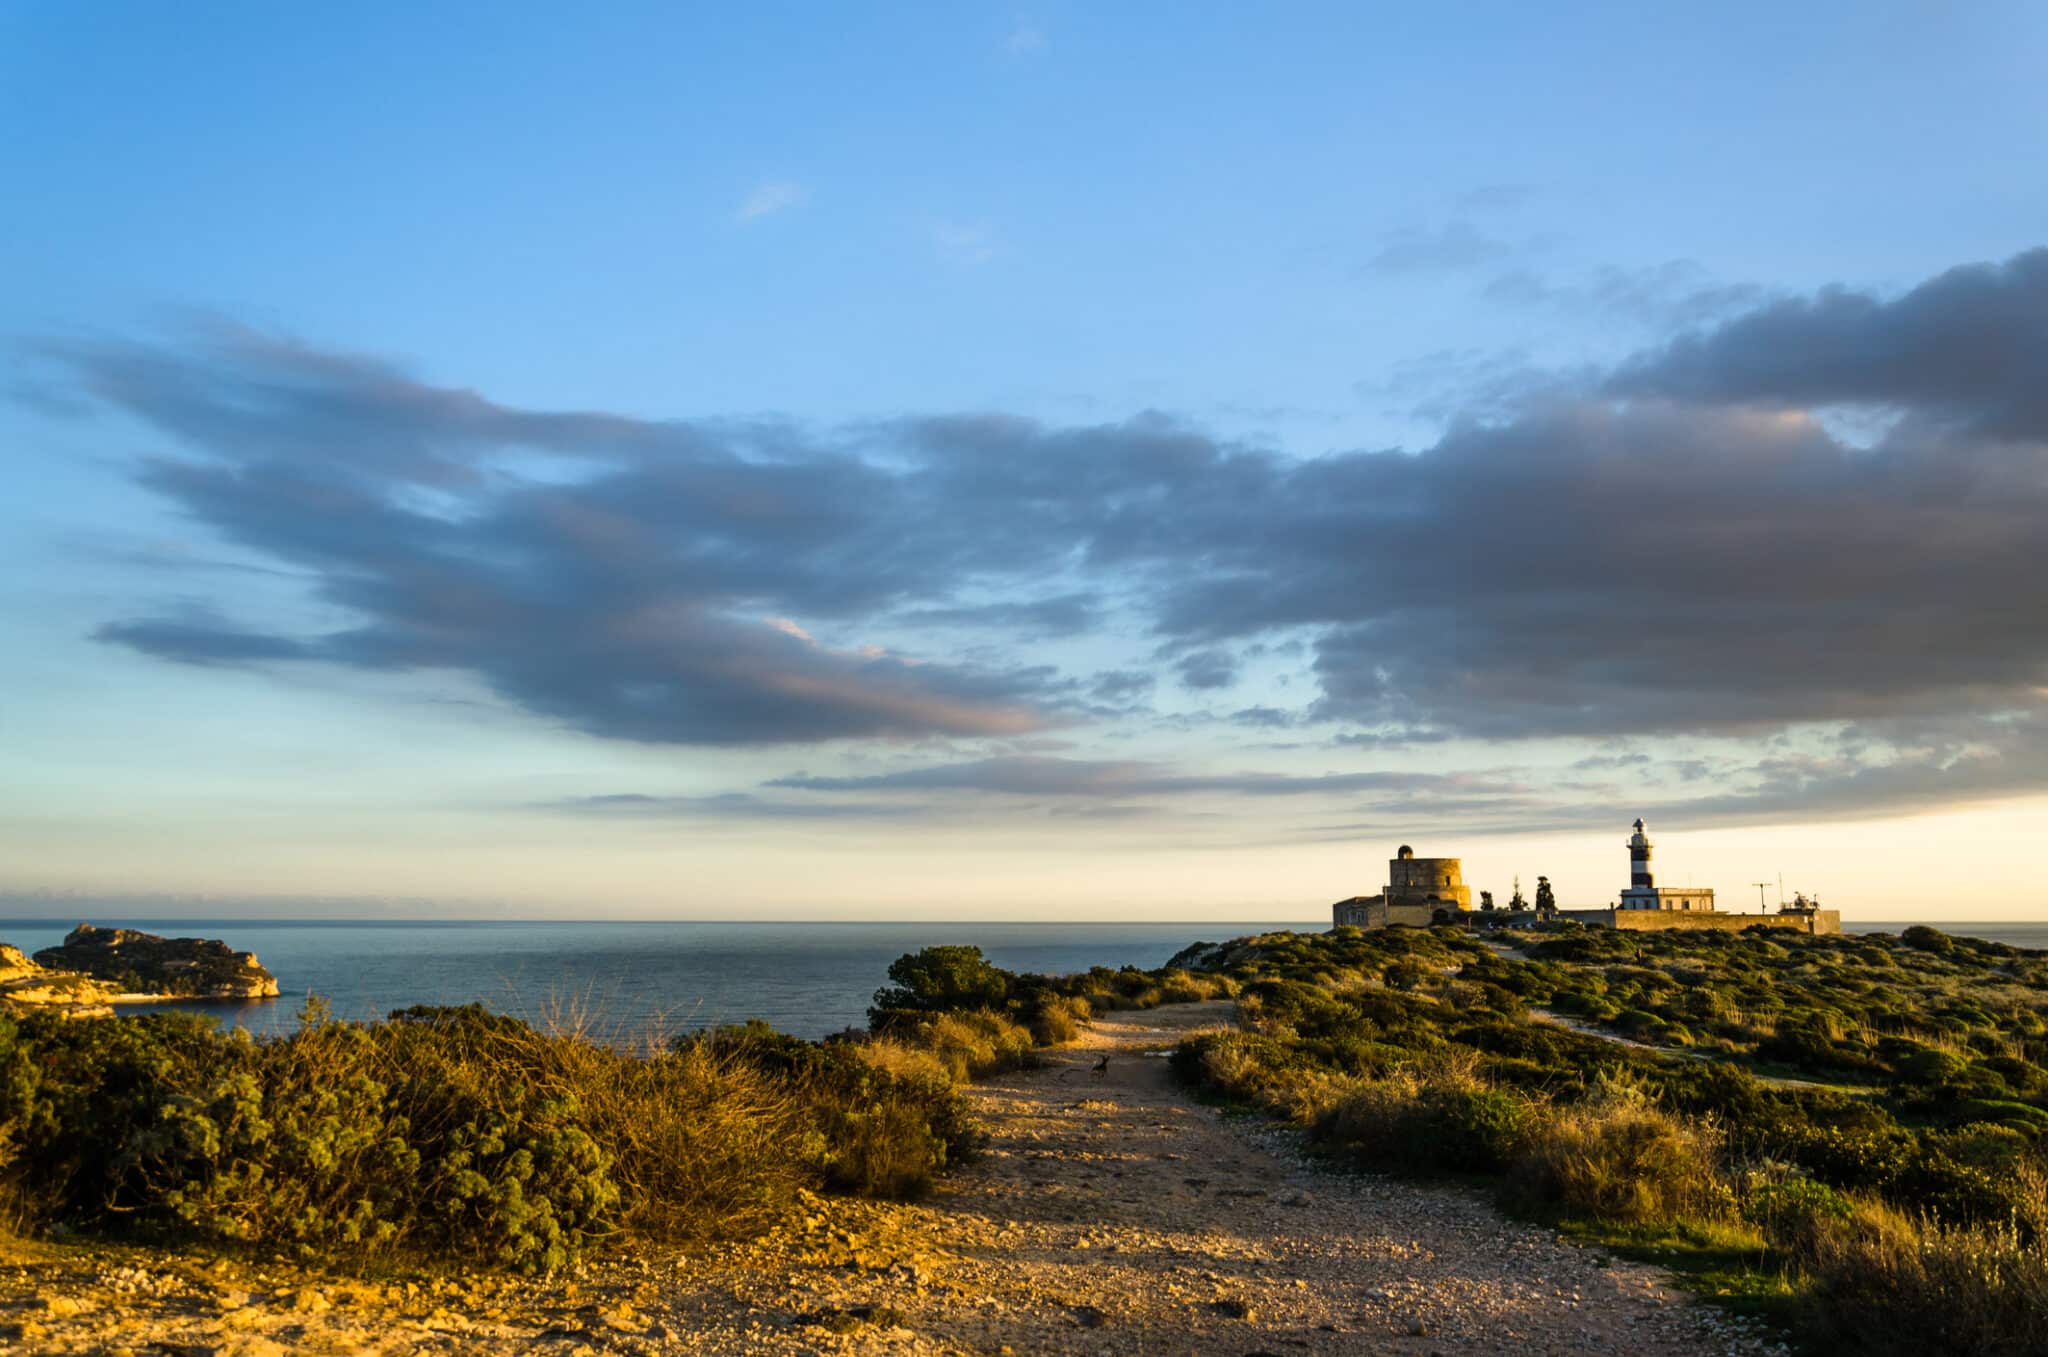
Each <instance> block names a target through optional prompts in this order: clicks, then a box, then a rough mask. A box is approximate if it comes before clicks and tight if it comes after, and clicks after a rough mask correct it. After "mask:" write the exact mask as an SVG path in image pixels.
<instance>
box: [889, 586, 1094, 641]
mask: <svg viewBox="0 0 2048 1357" xmlns="http://www.w3.org/2000/svg"><path fill="white" fill-rule="evenodd" d="M893 620H895V621H898V622H903V623H907V624H909V625H912V626H938V627H975V628H995V629H1000V630H1002V631H1006V632H1010V633H1012V634H1015V635H1019V636H1033V637H1036V636H1076V635H1079V634H1080V633H1082V632H1085V631H1088V630H1090V629H1091V628H1093V627H1095V626H1097V625H1098V624H1099V623H1100V622H1101V621H1102V600H1101V599H1100V598H1099V597H1098V596H1096V595H1094V594H1090V593H1067V594H1056V595H1054V596H1052V597H1050V598H1037V599H1029V600H1026V601H1022V602H1015V603H977V604H973V605H970V606H964V607H957V608H919V609H916V610H914V611H911V612H906V613H902V614H900V615H899V616H897V617H896V618H895V619H893Z"/></svg>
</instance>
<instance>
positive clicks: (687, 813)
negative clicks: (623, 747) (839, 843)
mask: <svg viewBox="0 0 2048 1357" xmlns="http://www.w3.org/2000/svg"><path fill="white" fill-rule="evenodd" d="M535 809H538V810H546V811H556V812H560V813H562V814H567V815H587V816H590V817H593V818H603V819H610V820H679V819H684V820H890V819H899V818H901V817H902V816H904V815H908V814H912V813H916V812H917V811H918V809H919V808H918V807H915V806H909V805H905V804H903V803H901V802H875V801H831V802H824V801H770V800H766V799H764V798H762V797H758V796H755V795H752V794H751V793H748V792H720V793H716V794H714V795H710V796H650V795H647V794H645V793H641V792H610V793H606V794H604V795H600V796H575V797H569V798H567V799H564V800H560V801H543V802H541V803H539V805H538V806H536V807H535Z"/></svg>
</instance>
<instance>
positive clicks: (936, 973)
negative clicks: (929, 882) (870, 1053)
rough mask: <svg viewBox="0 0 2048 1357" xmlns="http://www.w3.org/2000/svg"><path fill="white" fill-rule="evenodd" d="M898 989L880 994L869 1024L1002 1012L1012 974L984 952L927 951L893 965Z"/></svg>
mask: <svg viewBox="0 0 2048 1357" xmlns="http://www.w3.org/2000/svg"><path fill="white" fill-rule="evenodd" d="M889 978H890V979H891V980H894V981H895V982H896V984H895V985H894V986H893V987H889V988H884V989H878V990H876V991H875V1005H874V1007H873V1008H870V1009H869V1010H868V1019H869V1021H870V1022H873V1023H875V1024H877V1025H878V1026H881V1025H886V1024H887V1023H888V1021H889V1020H890V1019H892V1018H893V1019H900V1018H903V1017H906V1016H911V1015H920V1014H926V1013H957V1012H959V1011H961V1010H962V1009H974V1008H993V1009H1000V1008H1002V1006H1003V1003H1004V1001H1005V1000H1007V999H1008V998H1009V995H1010V977H1009V975H1008V973H1007V972H1004V971H1001V970H998V969H997V968H996V967H994V966H992V965H990V964H989V962H988V959H987V958H986V957H984V956H982V954H981V949H980V948H979V947H963V946H945V947H927V948H925V949H924V950H923V951H919V952H911V953H909V954H908V955H906V956H900V957H897V958H896V959H895V960H894V961H892V962H890V963H889Z"/></svg>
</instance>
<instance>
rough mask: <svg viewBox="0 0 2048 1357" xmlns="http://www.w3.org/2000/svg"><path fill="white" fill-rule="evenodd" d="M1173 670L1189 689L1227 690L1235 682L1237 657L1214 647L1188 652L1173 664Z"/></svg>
mask: <svg viewBox="0 0 2048 1357" xmlns="http://www.w3.org/2000/svg"><path fill="white" fill-rule="evenodd" d="M1174 668H1175V669H1177V670H1179V671H1180V681H1181V682H1182V683H1183V684H1185V685H1187V686H1188V687H1190V688H1228V687H1229V686H1230V685H1231V684H1233V683H1235V682H1237V656H1235V655H1233V654H1231V653H1230V652H1229V651H1227V650H1222V649H1218V648H1216V647H1214V646H1211V647H1209V648H1207V649H1204V650H1194V651H1190V652H1188V653H1187V654H1185V655H1183V656H1181V657H1180V659H1179V660H1177V661H1175V662H1174Z"/></svg>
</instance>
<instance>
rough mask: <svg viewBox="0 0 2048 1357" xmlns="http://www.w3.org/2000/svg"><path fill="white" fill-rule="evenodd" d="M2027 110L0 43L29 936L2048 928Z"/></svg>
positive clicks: (314, 47)
mask: <svg viewBox="0 0 2048 1357" xmlns="http://www.w3.org/2000/svg"><path fill="white" fill-rule="evenodd" d="M2044 66H2048V10H2044V9H2042V7H2040V6H2036V5H2026V4H1996V3H1986V4H1979V5H1970V6H1949V5H1935V4H1910V5H1886V4H1868V3H1857V4H1839V5H1837V4H1813V5H1808V6H1800V7H1796V10H1793V11H1790V12H1788V10H1787V7H1784V6H1775V5H1729V6H1715V7H1711V8H1706V7H1701V8H1698V9H1695V10H1687V9H1684V8H1680V7H1670V6H1644V5H1611V6H1610V5H1556V6H1540V7H1538V6H1527V5H1505V4H1504V5H1471V6H1456V7H1434V8H1431V7H1422V6H1416V7H1412V8H1409V9H1405V10H1401V9H1392V8H1387V9H1378V10H1371V9H1368V7H1363V6H1356V5H1340V4H1330V5H1317V4H1306V3H1304V4H1294V5H1279V6H1266V5H1262V6H1222V5H1218V6H1185V5H1153V4H1129V5H1115V6H1104V5H1079V4H1075V5H1060V4H1053V5H1041V6H1030V7H1013V6H1005V5H980V4H951V5H930V6H866V7H856V8H830V7H828V8H820V7H818V6H813V5H788V6H781V5H748V6H725V7H678V6H666V5H644V6H637V5H631V4H617V5H607V6H601V7H597V8H596V9H595V10H594V11H593V12H588V13H571V12H569V11H567V10H564V9H561V8H560V7H542V6H522V5H515V4H504V3H500V4H492V5H477V6H473V7H465V6H460V5H454V4H450V5H437V6H432V7H424V8H423V7H418V6H401V5H396V4H374V3H373V4H363V5H355V6H348V7H329V8H325V9H321V8H317V7H306V6H276V5H255V4H249V5H219V4H205V3H200V4H193V5H186V6H176V7H166V6H161V5H144V4H135V5H122V4H111V3H108V4H58V3H23V2H22V0H0V126H4V127H5V128H6V129H7V130H6V132H5V134H4V135H0V183H4V184H5V185H6V188H7V201H8V210H7V211H5V212H4V213H0V471H4V473H5V480H4V484H5V487H6V489H5V493H4V494H0V640H4V656H0V909H11V910H13V911H14V912H37V911H41V910H44V909H46V908H50V909H56V910H57V911H58V912H63V911H64V910H66V909H69V908H71V907H72V906H73V905H74V904H76V905H78V906H79V907H80V908H83V907H85V903H84V902H92V903H94V904H95V905H97V906H100V907H103V908H110V909H111V908H132V909H135V910H139V911H143V912H153V913H165V912H175V911H196V912H199V913H212V912H220V911H222V910H224V909H231V908H242V909H263V910H270V911H273V912H277V913H285V914H304V915H309V916H312V915H318V916H336V915H348V914H356V913H379V914H389V913H394V912H395V913H399V914H412V915H417V916H420V917H444V916H457V915H463V914H467V913H477V912H481V913H486V914H499V913H511V914H528V915H538V916H543V917H677V918H688V917H718V918H817V919H842V918H843V919H857V918H926V917H930V918H948V919H969V918H977V917H989V918H1012V919H1076V920H1088V919H1160V920H1167V919H1183V918H1185V919H1190V920H1194V919H1234V920H1246V919H1258V918H1272V919H1288V920H1307V919H1313V918H1317V917H1320V916H1322V915H1323V913H1324V911H1325V910H1326V909H1327V906H1328V904H1329V902H1331V901H1333V900H1336V899H1339V898H1342V897H1347V896H1351V895H1357V894H1365V893H1370V892H1372V891H1374V890H1376V889H1378V887H1379V885H1380V884H1382V883H1383V881H1384V879H1385V866H1384V864H1385V861H1386V859H1388V858H1390V857H1391V856H1392V855H1393V853H1394V850H1395V848H1396V846H1397V845H1399V844H1403V843H1409V844H1413V845H1414V847H1415V849H1416V851H1417V852H1418V853H1420V854H1422V855H1424V856H1459V857H1462V858H1463V859H1464V862H1465V871H1466V879H1467V881H1468V882H1469V883H1471V884H1472V885H1473V887H1474V888H1475V890H1476V889H1489V890H1492V891H1493V892H1494V893H1495V894H1496V895H1497V896H1499V897H1500V898H1501V899H1502V900H1505V899H1506V898H1507V896H1508V894H1509V893H1510V892H1511V891H1512V889H1513V888H1514V884H1515V883H1516V882H1517V881H1519V883H1520V885H1521V887H1522V888H1523V890H1524V891H1525V892H1528V893H1533V889H1534V883H1535V879H1536V877H1537V876H1538V875H1547V876H1548V877H1549V878H1550V879H1551V881H1552V882H1553V883H1554V884H1555V886H1556V890H1557V894H1558V898H1559V901H1560V903H1561V904H1563V905H1565V906H1567V907H1575V906H1576V907H1596V906H1600V905H1604V904H1607V903H1609V902H1610V901H1612V900H1613V899H1614V898H1615V897H1616V895H1617V894H1618V892H1619V891H1620V890H1621V889H1622V887H1623V886H1625V885H1626V884H1627V875H1626V873H1627V854H1626V851H1625V849H1624V847H1623V840H1624V838H1625V837H1626V835H1627V833H1628V832H1629V824H1630V822H1631V821H1633V820H1634V819H1635V818H1636V817H1637V816H1642V817H1644V818H1645V819H1647V820H1648V822H1649V825H1650V831H1651V835H1652V837H1653V839H1654V840H1655V841H1656V843H1657V845H1658V847H1657V865H1658V868H1659V874H1660V880H1662V881H1663V882H1665V883H1667V884H1673V885H1699V886H1713V887H1715V888H1716V889H1717V890H1718V891H1719V892H1720V898H1721V902H1722V905H1723V907H1724V908H1728V907H1737V906H1740V905H1742V904H1744V903H1745V902H1748V901H1749V898H1750V896H1751V894H1752V893H1755V892H1758V891H1759V884H1758V883H1764V884H1763V885H1762V887H1761V890H1762V895H1763V898H1765V899H1766V900H1767V902H1768V903H1770V904H1773V905H1775V903H1776V901H1777V898H1778V892H1779V882H1780V881H1781V880H1782V882H1783V888H1784V890H1785V892H1786V893H1787V894H1789V893H1790V892H1792V891H1794V890H1799V891H1804V892H1806V893H1808V894H1817V895H1819V896H1820V897H1821V901H1822V903H1823V904H1824V905H1827V906H1830V907H1838V908H1840V909H1842V910H1843V911H1844V913H1845V915H1847V916H1849V917H1850V918H1852V919H1854V918H1862V919H1928V920H1934V921H1941V920H1988V919H2012V918H2042V917H2048V873H2044V872H2043V871H2042V864H2041V853H2040V849H2039V846H2038V845H2039V844H2040V843H2041V841H2042V838H2043V833H2042V830H2043V826H2044V825H2048V815H2044V812H2048V572H2044V571H2043V570H2042V569H2041V566H2040V562H2041V558H2042V556H2043V555H2044V550H2048V178H2044V177H2043V176H2042V175H2040V174H2039V173H2037V172H2036V167H2038V166H2040V165H2043V164H2048V86H2044V84H2043V82H2041V81H2040V79H2039V78H2038V76H2039V72H2040V71H2041V70H2042V69H2044ZM1752 907H1753V906H1752Z"/></svg>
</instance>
